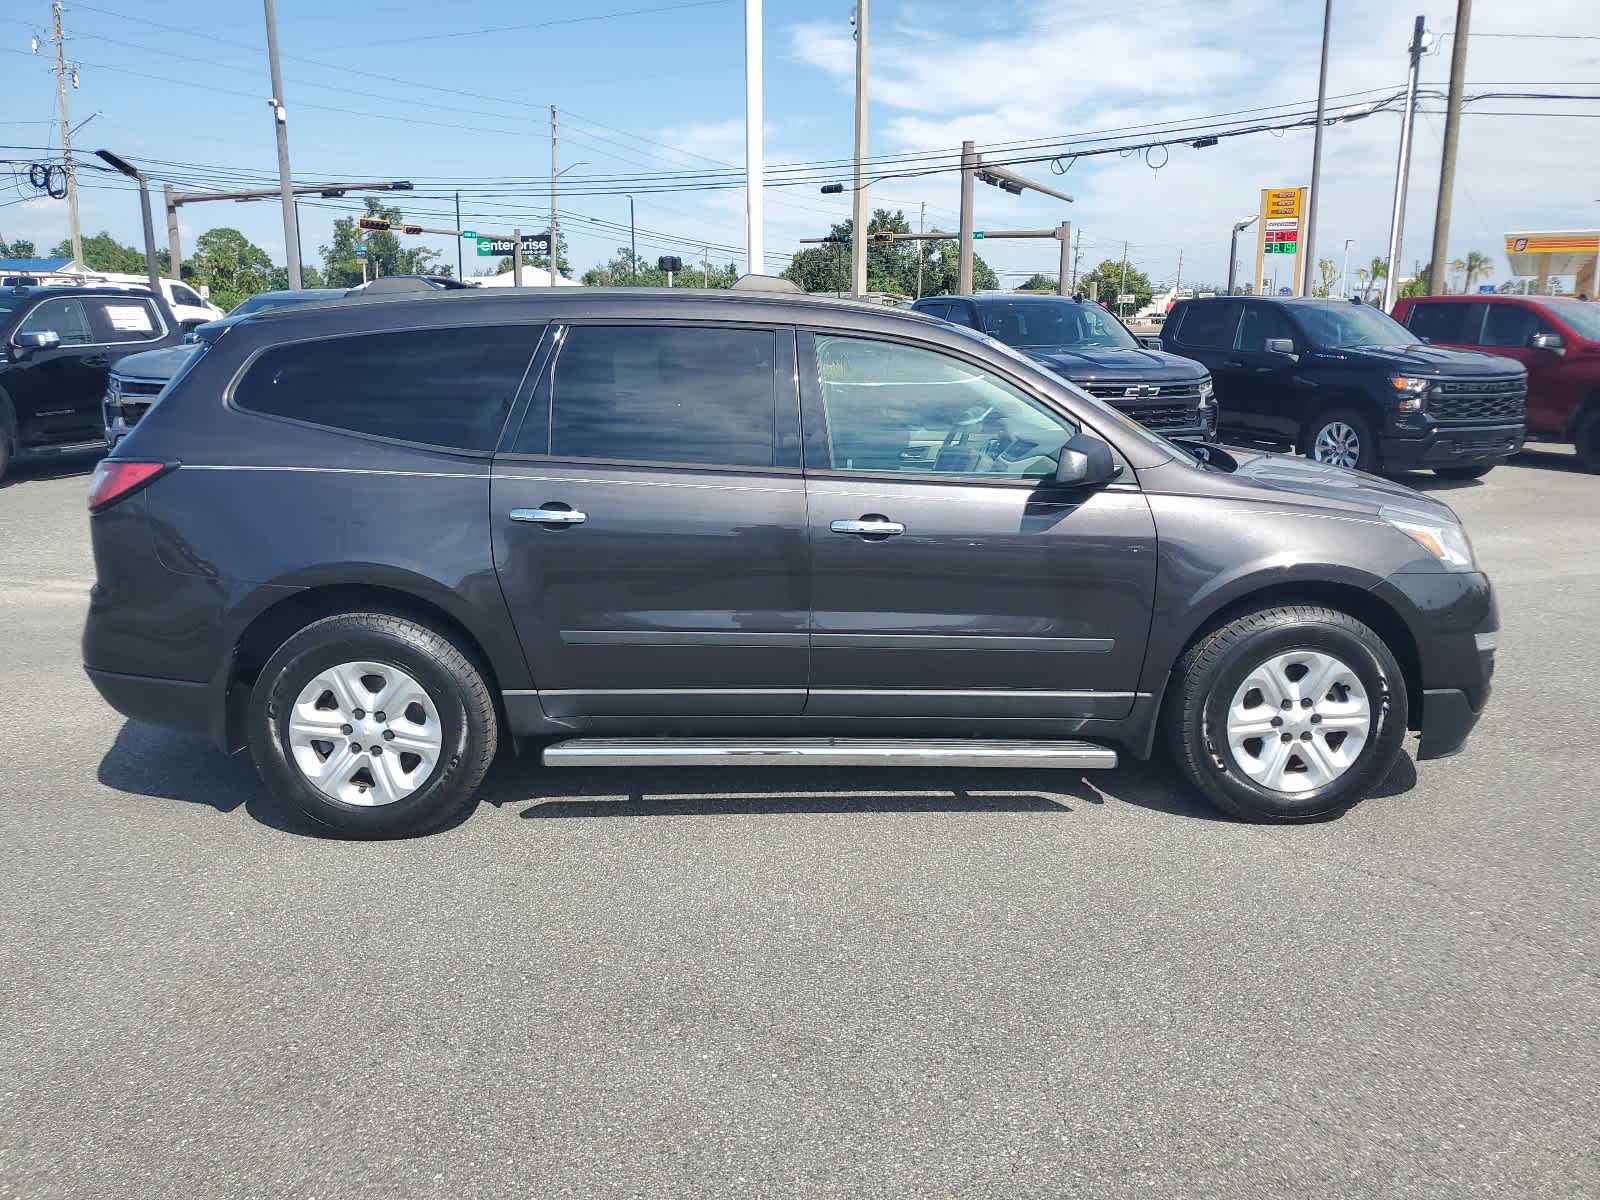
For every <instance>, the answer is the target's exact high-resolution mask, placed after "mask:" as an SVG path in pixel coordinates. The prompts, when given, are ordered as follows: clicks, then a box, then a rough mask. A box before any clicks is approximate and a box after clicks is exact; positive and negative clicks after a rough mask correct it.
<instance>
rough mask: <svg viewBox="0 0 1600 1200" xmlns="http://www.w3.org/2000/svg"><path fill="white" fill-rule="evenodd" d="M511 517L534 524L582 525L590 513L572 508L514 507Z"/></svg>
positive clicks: (514, 519)
mask: <svg viewBox="0 0 1600 1200" xmlns="http://www.w3.org/2000/svg"><path fill="white" fill-rule="evenodd" d="M511 519H512V520H513V521H528V522H530V523H532V524H534V525H582V524H583V523H584V522H585V521H587V520H588V519H589V514H588V513H581V512H575V511H574V510H572V509H570V508H513V509H512V510H511Z"/></svg>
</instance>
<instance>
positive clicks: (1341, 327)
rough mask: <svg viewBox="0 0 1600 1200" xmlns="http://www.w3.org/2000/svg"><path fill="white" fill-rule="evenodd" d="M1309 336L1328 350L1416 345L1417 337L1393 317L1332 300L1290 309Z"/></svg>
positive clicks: (1375, 310)
mask: <svg viewBox="0 0 1600 1200" xmlns="http://www.w3.org/2000/svg"><path fill="white" fill-rule="evenodd" d="M1290 311H1291V312H1293V313H1294V318H1295V320H1297V321H1299V322H1300V324H1301V326H1302V327H1304V329H1305V331H1306V334H1307V335H1308V336H1309V337H1310V338H1311V340H1312V341H1313V342H1315V343H1316V344H1317V345H1318V346H1321V347H1322V348H1323V349H1325V350H1343V349H1346V348H1349V347H1354V346H1416V345H1420V344H1421V341H1422V339H1421V338H1419V337H1417V335H1416V334H1414V333H1412V332H1411V331H1410V330H1409V329H1407V328H1406V327H1405V326H1404V325H1402V324H1400V322H1398V321H1396V320H1395V319H1394V318H1393V317H1389V316H1385V315H1384V314H1383V313H1382V312H1380V311H1379V310H1377V309H1376V308H1369V307H1368V306H1367V305H1365V304H1351V303H1350V302H1349V301H1348V300H1329V301H1328V302H1327V303H1326V304H1294V305H1291V306H1290Z"/></svg>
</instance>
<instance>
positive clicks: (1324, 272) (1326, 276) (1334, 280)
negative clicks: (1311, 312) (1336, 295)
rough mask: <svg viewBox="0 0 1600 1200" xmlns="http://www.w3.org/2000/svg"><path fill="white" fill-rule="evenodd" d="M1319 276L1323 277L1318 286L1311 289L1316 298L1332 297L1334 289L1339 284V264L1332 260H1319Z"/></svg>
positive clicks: (1318, 281)
mask: <svg viewBox="0 0 1600 1200" xmlns="http://www.w3.org/2000/svg"><path fill="white" fill-rule="evenodd" d="M1317 274H1318V275H1319V276H1320V277H1321V278H1319V279H1318V280H1317V283H1316V286H1315V287H1314V288H1312V289H1311V294H1312V295H1314V296H1324V297H1326V296H1331V295H1333V289H1334V287H1335V285H1337V284H1338V282H1339V264H1338V263H1336V262H1334V261H1333V259H1331V258H1319V259H1317Z"/></svg>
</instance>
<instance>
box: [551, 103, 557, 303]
mask: <svg viewBox="0 0 1600 1200" xmlns="http://www.w3.org/2000/svg"><path fill="white" fill-rule="evenodd" d="M556 245H557V242H556V106H555V105H554V104H552V105H551V106H550V286H551V287H555V285H556Z"/></svg>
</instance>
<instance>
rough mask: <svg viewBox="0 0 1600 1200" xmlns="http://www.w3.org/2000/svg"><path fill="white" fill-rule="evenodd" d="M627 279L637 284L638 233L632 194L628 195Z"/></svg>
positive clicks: (635, 285) (636, 285)
mask: <svg viewBox="0 0 1600 1200" xmlns="http://www.w3.org/2000/svg"><path fill="white" fill-rule="evenodd" d="M628 281H629V282H630V283H632V284H633V286H634V287H638V286H639V234H638V229H637V228H636V227H635V225H634V223H633V195H632V194H631V193H630V194H629V196H628Z"/></svg>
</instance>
